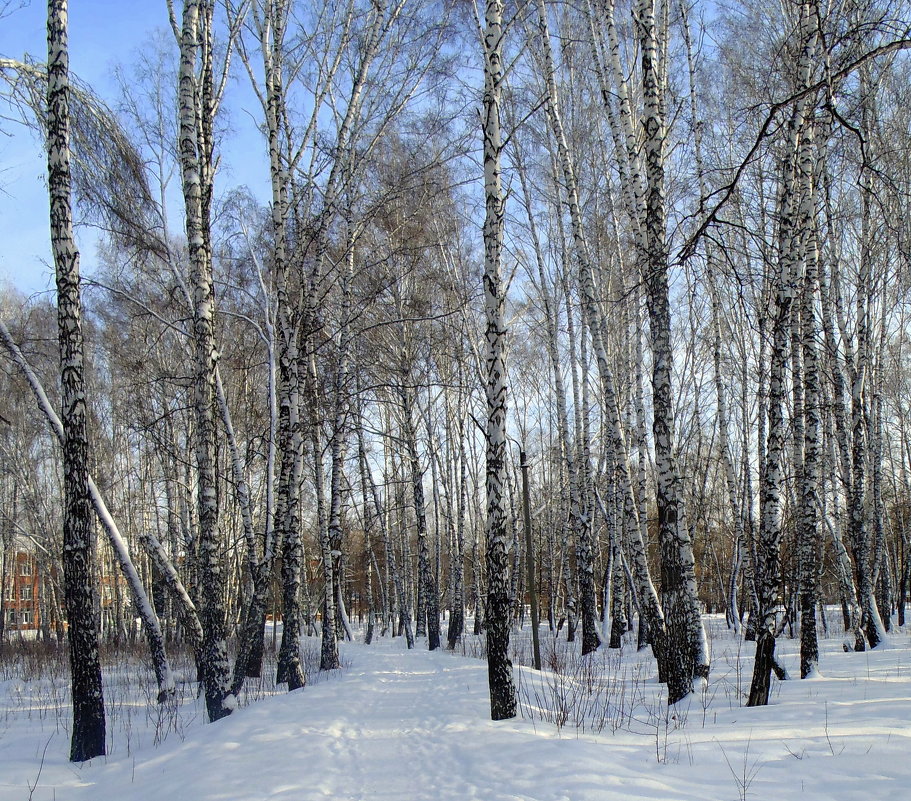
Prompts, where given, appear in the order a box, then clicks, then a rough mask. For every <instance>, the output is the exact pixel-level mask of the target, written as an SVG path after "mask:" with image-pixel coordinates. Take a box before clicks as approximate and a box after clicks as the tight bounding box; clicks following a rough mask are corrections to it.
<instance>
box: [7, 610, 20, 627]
mask: <svg viewBox="0 0 911 801" xmlns="http://www.w3.org/2000/svg"><path fill="white" fill-rule="evenodd" d="M17 614H18V612H16V610H15V609H10V610H9V613H8V614H7V616H6V622H7V623H9V624H10V625H11V626H15V625H16V621H17V620H18V618H17V617H16V615H17Z"/></svg>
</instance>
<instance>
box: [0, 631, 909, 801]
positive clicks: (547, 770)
mask: <svg viewBox="0 0 911 801" xmlns="http://www.w3.org/2000/svg"><path fill="white" fill-rule="evenodd" d="M708 622H709V633H710V635H711V644H712V646H713V650H714V654H713V658H714V666H713V671H712V675H711V677H710V678H709V681H708V683H707V684H706V686H705V688H704V690H703V691H702V692H697V693H694V694H693V695H692V696H690V698H689V699H688V700H687V702H686V703H681V704H678V705H676V706H675V708H674V710H673V712H672V716H670V717H669V716H667V714H666V707H665V706H664V704H663V701H662V688H661V685H659V684H658V683H657V682H656V681H655V679H654V676H653V665H652V662H651V660H650V658H649V657H648V656H647V655H640V654H636V652H635V650H634V648H631V647H627V648H625V650H624V652H623V654H622V655H618V654H617V653H616V652H614V653H609V652H602V651H599V652H598V653H597V654H596V655H595V656H594V659H589V658H587V657H586V658H585V660H588V661H587V662H586V661H583V658H581V657H578V656H577V655H574V654H573V653H572V652H571V651H567V649H566V646H565V644H563V643H562V642H561V643H559V644H557V646H556V647H554V644H553V641H552V639H551V637H550V635H549V634H547V633H546V632H545V633H544V637H543V640H544V650H545V654H546V656H545V662H550V664H554V663H559V662H561V661H562V663H563V664H564V666H565V667H564V669H565V671H566V672H565V673H564V674H563V675H562V676H561V675H559V674H555V673H553V672H549V671H543V672H542V673H540V674H538V673H536V672H535V671H533V670H531V669H530V668H524V667H522V668H519V669H518V672H519V674H520V675H519V680H520V681H519V684H520V707H521V709H522V714H523V716H524V717H521V718H517V719H515V720H511V721H501V722H497V723H494V722H491V721H490V720H489V719H488V717H489V701H488V696H487V669H486V664H485V663H484V662H483V661H480V660H479V659H475V658H471V657H470V656H462V655H454V654H451V653H447V652H443V651H438V652H435V653H429V652H427V651H426V650H421V649H415V650H414V651H407V650H406V649H405V644H404V641H403V640H402V639H401V638H399V639H395V640H391V639H389V638H383V639H380V638H377V639H375V640H374V644H373V645H371V646H364V645H363V644H360V643H343V644H341V650H342V658H343V663H344V664H345V668H344V669H342V670H339V671H333V672H332V673H331V674H329V675H326V674H322V675H321V676H320V678H319V680H318V681H317V682H315V683H311V685H309V686H307V687H305V688H303V689H301V690H298V691H296V692H293V693H284V694H280V695H274V696H271V697H266V698H263V699H262V700H258V701H256V702H255V703H249V699H248V698H245V697H244V696H243V694H242V695H241V697H240V698H239V699H237V700H238V702H239V703H240V704H241V706H240V707H239V708H238V709H237V710H236V711H235V712H234V714H232V715H231V716H229V717H227V718H225V719H224V720H222V721H220V722H219V723H217V724H214V725H206V724H204V723H203V722H202V721H203V718H204V715H203V711H202V709H203V705H202V701H201V699H196V698H194V697H192V692H188V691H186V690H185V692H184V695H183V700H182V707H181V709H180V710H179V715H180V717H179V721H178V719H177V718H176V717H175V718H174V719H173V720H171V721H170V722H168V721H167V720H166V721H165V722H164V723H163V722H162V721H161V719H157V721H156V716H155V714H151V715H147V714H145V713H140V712H139V711H137V710H140V709H146V708H147V707H146V706H145V701H144V700H143V699H141V698H138V699H137V698H136V692H137V691H136V687H138V686H139V685H140V684H141V682H138V681H136V680H135V678H134V679H131V678H130V676H129V675H127V673H123V674H115V675H114V676H113V677H106V684H105V691H106V693H108V699H109V701H108V703H109V709H113V710H115V711H117V710H119V718H117V717H115V718H114V720H113V723H112V724H111V723H109V726H110V728H111V729H112V730H113V731H114V732H115V733H114V734H112V737H113V738H114V739H113V741H112V746H113V747H112V749H110V750H111V751H112V753H111V755H110V756H108V757H106V758H101V759H96V760H93V761H92V762H91V763H87V764H86V765H83V766H75V765H71V764H70V763H68V762H67V761H66V755H67V750H68V733H67V731H66V728H67V726H68V721H67V719H66V716H67V715H68V712H66V711H64V714H63V715H60V712H59V707H58V708H57V711H56V712H55V707H54V704H55V697H57V695H59V692H60V685H62V684H65V683H66V676H65V675H62V674H60V675H57V676H54V677H51V678H45V679H42V680H40V681H31V682H23V681H21V680H19V679H7V680H5V681H2V682H0V801H13V799H16V801H18V800H19V799H24V798H29V797H30V798H31V799H33V801H51V799H54V800H55V801H69V800H70V799H72V801H80V800H82V799H84V800H85V801H97V800H98V799H120V798H129V799H131V801H152V799H156V800H157V799H169V801H180V800H181V799H191V800H192V801H253V800H255V799H270V800H274V801H279V800H280V799H288V801H291V800H292V799H293V801H310V800H311V799H312V800H313V801H315V800H316V799H333V800H336V799H339V800H341V799H344V800H345V801H354V799H371V801H372V800H374V799H376V801H394V800H399V799H401V800H403V801H422V800H423V799H426V800H427V801H431V800H432V801H456V800H458V801H469V800H470V799H479V801H515V800H516V799H530V800H531V799H534V800H535V801H538V800H540V801H595V799H597V800H598V801H620V800H621V799H622V800H623V801H627V799H630V798H637V799H654V800H655V801H675V800H676V799H692V800H693V801H696V800H697V799H698V801H716V800H717V801H727V799H746V798H757V799H761V798H766V797H769V798H771V797H774V798H776V801H788V799H808V800H809V801H817V800H818V801H823V800H825V801H830V800H831V799H837V801H854V799H857V800H858V801H861V799H862V800H863V801H869V799H882V798H895V799H900V798H904V797H906V794H907V788H908V787H911V760H909V759H908V757H907V754H908V752H909V747H911V724H909V721H911V643H909V641H908V636H907V634H906V633H899V634H896V635H891V636H890V638H889V642H890V647H889V648H886V649H882V650H879V649H877V650H876V651H871V652H865V653H853V652H851V653H844V652H843V651H842V649H841V641H840V638H839V637H838V636H836V635H834V634H833V638H832V639H829V640H824V641H822V645H823V649H822V650H823V652H822V655H821V659H820V670H819V672H818V673H817V675H815V676H814V679H813V681H809V682H808V681H800V680H797V679H795V680H792V681H787V682H782V683H778V682H776V683H775V684H774V685H773V703H772V704H771V705H770V706H769V707H766V708H760V709H747V708H744V707H742V706H741V698H742V694H743V693H744V692H745V691H746V689H747V688H748V683H749V678H750V670H751V668H752V651H753V645H752V644H750V643H742V642H741V641H740V640H739V639H737V638H735V637H734V636H733V635H731V634H728V633H727V632H726V631H724V630H723V621H719V620H717V619H714V620H710V621H708ZM525 634H526V635H527V634H528V629H527V628H526V630H525ZM467 640H468V645H467V647H466V649H467V650H468V651H469V652H477V651H478V650H479V644H478V643H477V642H474V641H473V640H474V638H472V637H468V638H467ZM313 645H315V643H314V644H313ZM13 647H15V646H13ZM521 647H524V643H521V642H520V648H521ZM796 651H797V642H796V641H790V640H781V641H779V653H780V657H781V659H782V660H783V661H784V662H785V664H786V665H787V666H788V667H790V668H791V673H792V675H794V674H796V673H797V670H796V665H797V653H796ZM582 667H587V670H584V671H583V670H581V668H582ZM577 668H579V671H576V669H577ZM574 671H575V672H577V675H576V676H575V678H574V677H573V676H572V675H570V674H572V673H573V672H574ZM604 671H606V673H605V672H604ZM4 675H5V674H4ZM605 676H607V678H606V679H605ZM178 678H179V679H181V680H182V681H181V682H179V683H180V684H181V685H186V687H190V686H191V683H190V682H189V680H188V679H189V677H188V676H187V675H186V673H183V674H180V675H179V676H178ZM153 686H154V685H153ZM555 698H562V699H563V705H564V707H563V711H564V712H566V711H567V709H568V715H567V716H565V717H564V719H562V720H559V717H560V715H559V714H558V713H559V711H560V710H559V709H558V708H556V707H559V705H556V707H555V705H554V703H553V700H554V699H555ZM586 698H587V699H588V701H587V702H586V701H584V699H586ZM131 699H132V701H133V702H136V703H137V704H138V706H135V708H134V711H133V712H132V713H128V709H130V708H133V707H131V705H130V704H131ZM139 702H142V703H139ZM245 702H246V703H247V705H246V706H243V705H242V704H244V703H245ZM118 704H119V706H118ZM172 714H175V715H176V714H177V713H176V712H174V713H172ZM110 715H111V713H110V712H109V717H110ZM128 715H132V717H130V718H129V725H127V720H126V717H127V716H128ZM555 715H556V718H557V719H558V722H559V724H560V725H557V724H555V723H554V722H553V720H554V719H555ZM175 721H178V722H175ZM577 724H578V725H577ZM168 729H171V731H170V733H168V731H167V730H168ZM164 734H167V736H166V737H164V736H163V735H164ZM156 739H163V742H161V744H159V745H156V744H155V742H154V741H155V740H156ZM45 749H46V751H45ZM32 788H34V791H32ZM903 788H904V789H903ZM30 792H31V795H29V793H30Z"/></svg>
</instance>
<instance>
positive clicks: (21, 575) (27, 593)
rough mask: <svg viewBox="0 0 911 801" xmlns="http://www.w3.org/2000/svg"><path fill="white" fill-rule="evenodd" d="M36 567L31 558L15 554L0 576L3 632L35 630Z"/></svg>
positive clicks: (36, 607)
mask: <svg viewBox="0 0 911 801" xmlns="http://www.w3.org/2000/svg"><path fill="white" fill-rule="evenodd" d="M39 582H40V576H39V575H38V563H37V560H36V559H35V557H34V555H33V554H30V553H28V552H26V551H15V552H14V553H12V554H10V558H9V559H8V560H7V565H6V570H5V571H4V575H3V614H4V617H5V621H4V622H5V623H6V630H7V631H36V630H37V629H38V623H39V622H40V621H39V612H38V587H39Z"/></svg>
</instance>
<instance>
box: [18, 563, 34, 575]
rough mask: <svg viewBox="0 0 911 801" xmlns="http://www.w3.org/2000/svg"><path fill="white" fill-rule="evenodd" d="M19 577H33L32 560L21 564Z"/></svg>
mask: <svg viewBox="0 0 911 801" xmlns="http://www.w3.org/2000/svg"><path fill="white" fill-rule="evenodd" d="M19 575H20V576H30V575H32V562H31V560H30V559H26V560H25V561H24V562H20V563H19Z"/></svg>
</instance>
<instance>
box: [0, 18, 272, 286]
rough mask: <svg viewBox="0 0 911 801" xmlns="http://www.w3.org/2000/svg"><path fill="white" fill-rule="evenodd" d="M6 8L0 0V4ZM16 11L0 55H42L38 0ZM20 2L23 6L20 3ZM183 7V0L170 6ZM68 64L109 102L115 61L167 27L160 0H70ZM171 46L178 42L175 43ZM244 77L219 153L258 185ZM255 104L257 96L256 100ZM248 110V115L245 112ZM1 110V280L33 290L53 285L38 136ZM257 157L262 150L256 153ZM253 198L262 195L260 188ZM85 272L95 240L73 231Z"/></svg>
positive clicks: (233, 179) (240, 179)
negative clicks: (228, 134)
mask: <svg viewBox="0 0 911 801" xmlns="http://www.w3.org/2000/svg"><path fill="white" fill-rule="evenodd" d="M2 5H3V2H2V0H0V6H2ZM9 5H10V7H11V8H13V9H16V10H13V11H12V13H11V14H9V16H7V17H5V18H4V19H2V20H0V55H2V56H5V57H8V58H15V59H22V58H23V56H24V55H26V54H28V55H29V56H31V57H32V58H34V59H36V60H40V61H44V60H45V59H46V57H47V56H46V54H47V43H46V33H45V22H46V14H47V5H46V3H45V2H43V0H30V2H25V3H22V2H21V0H10V3H9ZM20 5H22V6H23V7H22V8H17V7H18V6H20ZM175 6H176V7H177V8H178V10H179V7H180V3H175ZM69 22H70V69H71V70H72V72H73V73H74V74H76V75H78V76H79V77H80V78H81V79H82V80H83V81H84V82H85V83H88V84H89V85H90V86H92V87H93V88H94V90H95V91H96V92H97V93H98V94H99V95H101V97H103V98H105V99H106V100H109V101H111V100H112V99H113V93H114V89H115V84H114V82H113V80H112V79H111V72H112V69H113V67H114V66H115V65H117V64H126V63H130V62H131V61H132V60H133V58H134V56H135V54H136V52H137V51H138V50H139V49H140V48H142V46H143V45H144V43H146V42H147V41H148V39H149V36H150V35H151V34H152V33H153V32H154V31H155V30H156V29H168V18H167V6H166V4H165V0H71V2H70V20H69ZM175 47H176V45H175ZM250 100H251V94H250V92H249V90H247V87H246V78H242V80H238V81H236V82H235V87H234V91H233V92H232V94H231V96H230V98H229V101H228V102H229V106H230V123H231V126H232V128H233V129H234V131H235V133H234V134H233V135H232V136H233V139H232V142H231V144H232V147H231V148H229V149H228V150H227V151H226V152H225V153H224V161H225V168H226V177H225V178H224V181H223V182H222V187H221V188H222V189H224V188H225V186H226V184H227V183H230V184H232V185H237V184H242V183H244V184H248V185H253V186H254V187H256V188H258V189H260V190H262V189H263V188H264V186H265V181H266V180H267V178H268V175H267V173H266V169H267V167H266V160H265V153H264V150H263V146H259V139H258V137H259V135H258V133H257V131H256V130H255V127H254V122H253V120H254V119H258V118H259V116H260V115H259V114H258V113H257V111H256V108H255V107H254V105H253V104H252V103H251V102H250ZM253 103H255V100H254V101H253ZM248 111H249V112H250V113H247V112H248ZM8 115H9V110H8V109H6V108H0V243H2V246H0V281H4V280H6V281H9V282H10V283H12V284H13V285H14V286H16V287H17V288H18V289H20V290H21V291H22V292H25V293H26V294H32V293H35V292H42V291H46V290H48V289H52V288H53V285H54V281H53V270H52V268H51V266H50V265H51V252H50V240H49V233H48V211H47V206H48V202H47V194H46V186H45V171H46V165H45V154H44V150H43V147H42V143H41V142H40V141H39V140H38V138H37V137H36V135H35V134H34V133H32V132H31V131H29V130H26V129H25V128H23V126H21V125H18V124H17V123H15V122H12V121H9V120H8ZM261 154H262V155H261ZM257 194H258V195H261V196H264V195H263V192H262V191H259V192H257ZM77 238H78V239H79V246H80V250H81V254H82V266H83V271H84V272H85V273H86V274H90V273H91V272H92V264H93V262H94V257H95V253H94V251H95V245H94V242H95V237H94V234H93V232H91V231H82V232H77Z"/></svg>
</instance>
